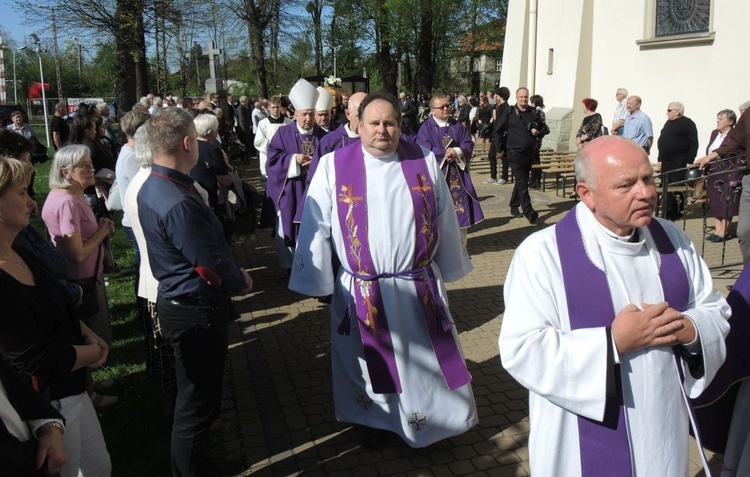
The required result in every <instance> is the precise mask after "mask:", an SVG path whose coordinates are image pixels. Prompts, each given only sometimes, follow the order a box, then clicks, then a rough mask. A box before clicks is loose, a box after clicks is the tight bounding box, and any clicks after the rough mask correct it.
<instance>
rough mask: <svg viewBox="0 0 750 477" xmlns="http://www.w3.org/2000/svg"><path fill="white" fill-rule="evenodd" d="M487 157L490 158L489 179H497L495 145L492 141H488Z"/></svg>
mask: <svg viewBox="0 0 750 477" xmlns="http://www.w3.org/2000/svg"><path fill="white" fill-rule="evenodd" d="M488 159H489V160H490V179H495V180H497V147H495V143H494V142H490V153H489V156H488Z"/></svg>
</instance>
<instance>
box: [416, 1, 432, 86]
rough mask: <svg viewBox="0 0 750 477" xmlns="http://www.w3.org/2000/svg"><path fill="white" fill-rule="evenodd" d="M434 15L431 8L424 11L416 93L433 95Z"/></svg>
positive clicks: (419, 44)
mask: <svg viewBox="0 0 750 477" xmlns="http://www.w3.org/2000/svg"><path fill="white" fill-rule="evenodd" d="M433 25H434V22H433V13H432V9H431V8H424V9H423V10H422V19H421V25H420V29H419V35H418V37H417V51H416V62H417V66H416V73H415V79H414V80H415V83H416V88H415V92H420V93H432V88H433V86H434V81H435V74H434V72H435V61H434V59H433V56H432V39H433V32H432V30H433Z"/></svg>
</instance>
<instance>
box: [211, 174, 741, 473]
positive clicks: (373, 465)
mask: <svg viewBox="0 0 750 477" xmlns="http://www.w3.org/2000/svg"><path fill="white" fill-rule="evenodd" d="M488 172H489V166H488V163H487V162H486V161H479V162H478V163H477V164H475V165H474V169H473V172H472V175H473V177H474V180H475V183H476V184H477V190H478V193H479V195H480V198H481V200H482V207H483V209H484V213H485V216H486V217H487V218H486V220H485V221H484V222H482V223H481V224H479V225H477V226H475V227H473V228H472V229H470V233H469V242H468V246H469V253H470V254H471V257H472V261H473V263H474V267H475V270H474V271H473V272H472V273H471V274H469V275H468V276H467V277H465V278H464V279H463V280H461V281H459V282H457V283H453V284H450V285H449V286H448V289H449V296H450V309H451V313H452V315H453V318H454V320H455V322H456V325H457V327H458V330H459V332H460V336H461V343H462V346H463V350H464V352H465V355H466V361H467V364H468V367H469V370H470V371H471V373H472V375H473V377H474V380H473V389H474V394H475V396H476V400H477V407H478V410H479V416H480V418H479V424H478V425H477V426H476V427H475V428H474V429H472V430H470V431H469V432H467V433H465V434H463V435H461V436H458V437H455V438H452V439H448V440H446V441H442V442H439V443H437V444H434V445H432V446H430V447H427V448H425V449H411V448H409V447H408V446H407V445H405V444H404V443H403V442H402V441H401V440H400V439H399V438H398V437H395V436H392V437H389V438H388V440H387V441H386V444H385V446H384V447H383V449H381V450H369V449H366V448H363V447H362V446H361V445H360V439H359V435H358V432H357V431H356V430H355V429H353V428H352V427H351V426H350V425H348V424H343V423H339V422H336V421H335V420H334V417H333V400H332V392H331V370H330V346H329V342H330V340H329V328H330V326H329V314H328V309H327V307H326V306H325V305H322V304H321V303H319V302H318V301H317V300H316V299H311V298H306V297H303V296H300V295H297V294H295V293H293V292H290V291H289V290H288V289H287V288H286V286H285V283H286V274H285V273H284V272H283V271H281V270H279V269H278V268H276V266H275V256H274V252H273V248H272V246H271V241H270V234H269V233H268V232H266V231H259V232H258V234H257V237H256V239H255V240H254V241H253V242H249V243H245V244H240V245H238V246H236V248H235V249H236V251H237V254H238V256H239V259H240V260H241V262H242V263H243V264H245V265H246V266H248V267H249V268H250V275H251V276H252V277H253V280H254V283H255V291H254V293H253V294H252V295H251V296H249V297H247V298H245V299H243V300H240V301H237V307H238V309H239V311H240V312H241V313H242V318H241V319H240V320H238V321H237V322H235V323H234V324H233V325H232V326H231V328H230V343H231V344H230V350H229V366H228V369H229V372H228V377H227V380H226V386H225V388H226V391H227V396H226V399H225V402H224V410H223V413H222V419H223V421H224V424H225V426H224V430H223V431H222V432H223V436H222V437H223V442H224V450H225V453H226V455H227V459H238V460H240V461H242V462H244V465H245V467H244V468H246V469H247V470H246V471H245V472H244V474H242V475H259V476H265V475H269V476H270V475H273V476H277V475H278V476H286V475H302V474H304V475H326V476H357V477H366V476H381V475H409V476H411V475H414V476H422V475H424V476H428V475H434V476H443V475H444V476H453V475H492V476H523V475H528V474H529V465H528V447H527V441H528V433H529V422H528V401H527V391H526V390H525V389H523V388H522V387H520V386H519V385H518V384H517V383H516V382H515V381H514V380H513V379H512V378H511V377H510V376H509V375H508V374H507V373H506V372H505V371H504V370H503V368H502V366H501V364H500V358H499V355H498V349H497V337H498V333H499V331H500V327H501V324H502V317H503V310H504V304H503V282H504V279H505V274H506V271H507V269H508V266H509V264H510V260H511V258H512V255H513V252H514V249H515V247H516V246H517V245H518V244H519V243H520V242H521V241H522V240H523V239H524V238H526V237H527V236H528V235H529V234H531V233H532V232H534V231H536V230H539V229H540V228H542V227H545V226H547V225H551V224H553V223H555V222H556V221H557V220H559V219H560V218H561V217H562V216H563V214H564V213H565V212H566V211H567V210H568V209H569V208H570V207H571V206H572V205H573V201H572V200H570V199H564V198H561V197H558V196H557V195H556V194H555V191H554V190H551V191H550V190H549V189H548V191H547V193H542V192H538V191H533V192H532V201H533V203H534V206H535V208H536V210H537V211H539V214H540V221H539V223H538V224H537V225H536V226H531V225H529V224H528V222H527V221H526V220H525V219H523V218H520V219H511V218H510V217H509V216H508V207H507V203H508V198H509V195H510V191H511V189H512V185H503V186H498V185H486V184H483V183H482V182H483V181H484V180H485V179H487V177H488ZM553 189H554V187H553ZM702 226H703V221H702V219H701V209H700V208H697V209H696V210H694V211H692V212H691V213H690V214H689V219H688V220H687V221H686V231H687V233H688V234H689V235H690V236H691V237H692V238H693V240H694V241H696V242H697V244H698V245H697V246H698V249H699V251H700V250H701V244H700V240H701V237H702ZM704 256H705V258H706V260H707V262H708V264H709V266H710V267H711V268H712V274H713V276H714V279H715V285H716V287H717V288H719V289H720V290H722V291H725V290H726V286H727V285H729V284H731V283H733V282H734V280H735V279H736V277H737V276H738V275H739V271H740V270H741V265H738V264H739V263H740V262H741V259H740V254H739V249H738V245H737V240H736V239H734V240H731V241H729V242H728V243H727V244H726V249H725V263H726V264H727V265H724V266H722V265H721V263H722V245H721V244H713V243H706V244H705V251H704ZM446 412H449V410H446ZM699 462H700V461H699V460H698V457H697V452H696V451H695V450H694V452H693V455H692V458H691V476H697V475H703V471H702V470H701V467H700V463H699ZM712 466H713V467H716V459H713V461H712Z"/></svg>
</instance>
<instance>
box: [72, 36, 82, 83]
mask: <svg viewBox="0 0 750 477" xmlns="http://www.w3.org/2000/svg"><path fill="white" fill-rule="evenodd" d="M73 41H75V42H76V46H77V47H78V86H79V88H80V85H81V81H82V80H81V70H82V68H81V42H80V41H78V37H77V36H74V37H73Z"/></svg>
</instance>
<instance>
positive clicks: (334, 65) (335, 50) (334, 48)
mask: <svg viewBox="0 0 750 477" xmlns="http://www.w3.org/2000/svg"><path fill="white" fill-rule="evenodd" d="M339 48H341V45H339V46H334V47H333V77H334V78H338V76H336V52H337V51H339Z"/></svg>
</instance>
